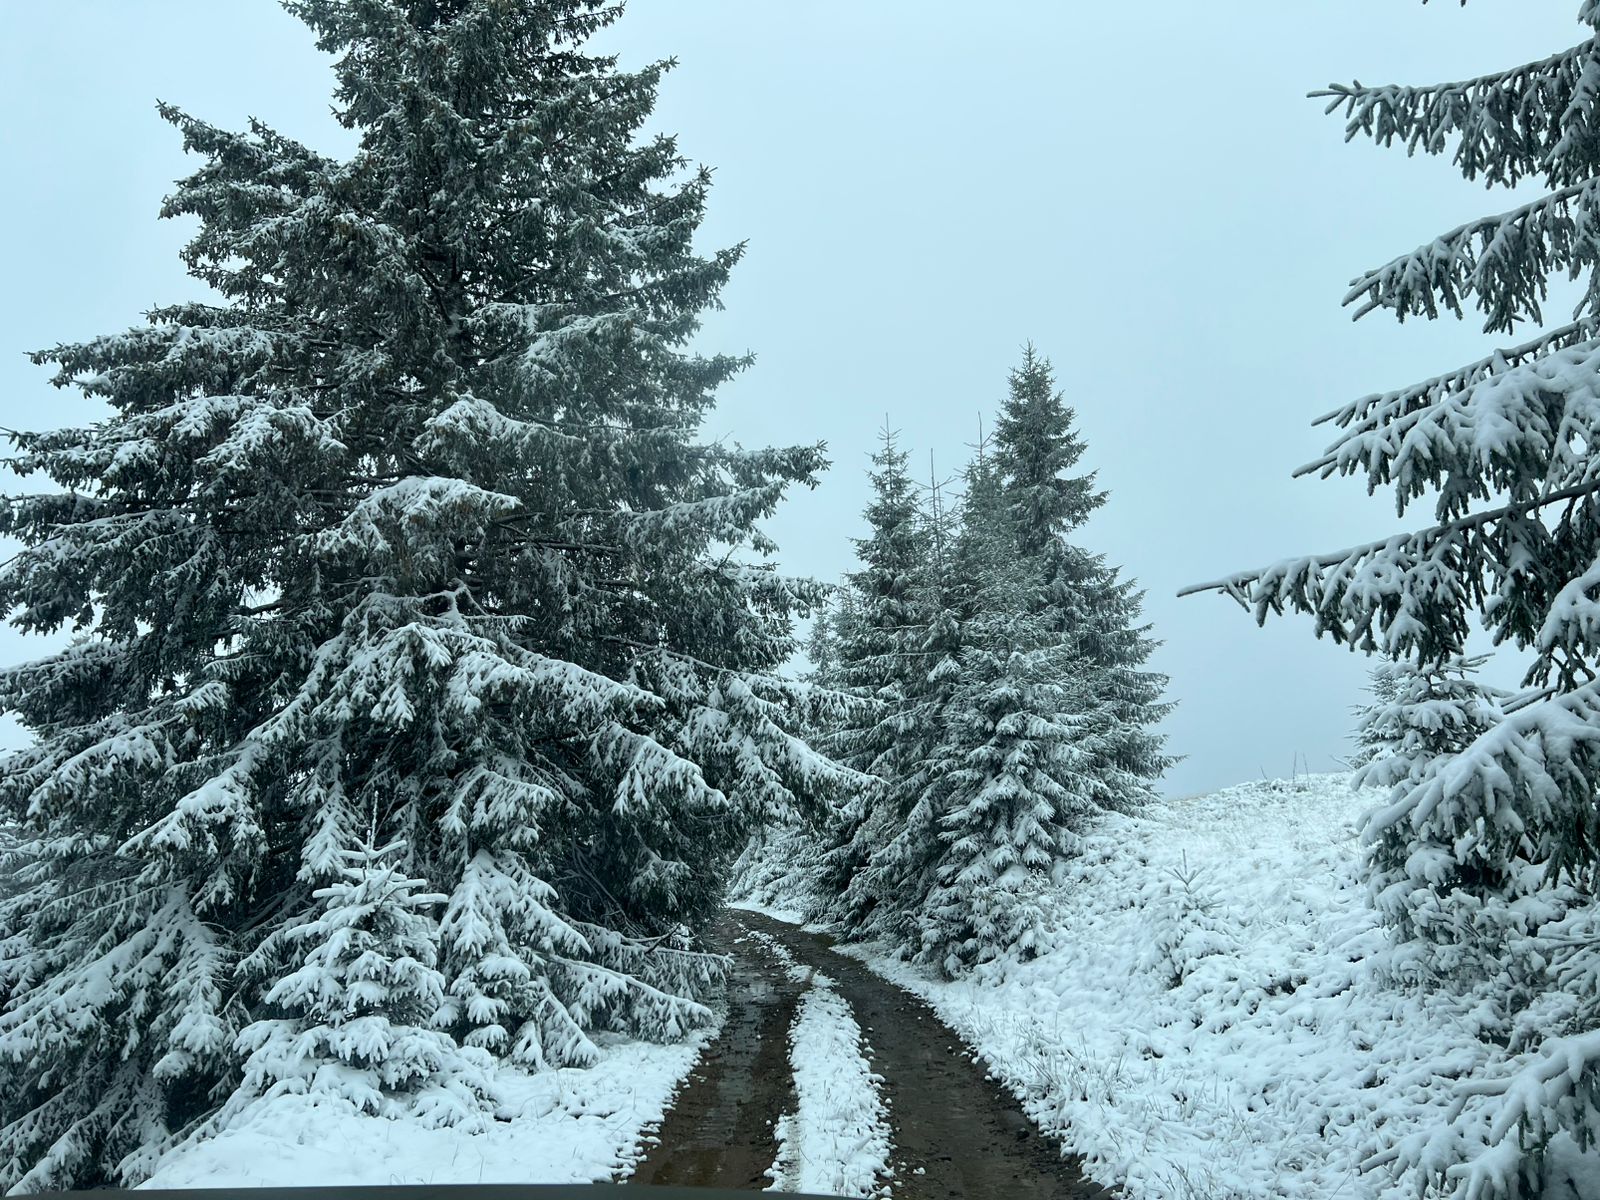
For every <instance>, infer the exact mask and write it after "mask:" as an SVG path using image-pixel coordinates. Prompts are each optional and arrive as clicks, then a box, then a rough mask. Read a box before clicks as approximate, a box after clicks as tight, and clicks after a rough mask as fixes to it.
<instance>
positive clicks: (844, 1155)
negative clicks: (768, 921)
mask: <svg viewBox="0 0 1600 1200" xmlns="http://www.w3.org/2000/svg"><path fill="white" fill-rule="evenodd" d="M791 915H795V914H791ZM750 936H751V937H753V938H754V939H756V940H757V941H758V942H760V943H761V946H762V948H763V949H764V950H765V951H766V952H767V953H768V954H770V955H772V956H773V957H774V958H776V959H777V960H779V961H780V962H782V963H783V964H784V966H785V968H786V969H787V970H788V972H789V976H790V978H792V979H797V980H799V981H801V982H803V983H806V984H808V985H809V986H808V988H807V990H806V992H805V994H804V995H803V996H802V997H801V998H800V1006H799V1009H798V1011H797V1012H796V1013H795V1019H794V1025H793V1026H792V1027H791V1029H790V1030H789V1065H790V1067H791V1068H792V1069H793V1070H794V1088H795V1096H796V1099H797V1101H798V1104H797V1106H796V1110H795V1111H794V1112H792V1113H785V1114H783V1116H782V1117H780V1118H779V1120H778V1127H777V1129H776V1131H775V1132H776V1135H777V1141H778V1156H777V1159H776V1161H774V1163H773V1164H772V1169H771V1170H770V1171H769V1172H768V1175H769V1176H770V1177H771V1179H772V1186H770V1187H769V1188H768V1189H767V1190H768V1191H769V1192H807V1193H810V1194H813V1195H819V1196H863V1197H865V1196H887V1195H888V1194H889V1178H890V1176H891V1174H892V1172H891V1170H890V1168H889V1149H890V1134H889V1117H888V1110H887V1108H886V1107H885V1103H884V1099H883V1095H882V1092H881V1091H880V1089H879V1085H880V1084H881V1083H882V1080H881V1079H880V1078H879V1077H878V1076H877V1075H875V1074H873V1072H872V1067H871V1065H870V1064H869V1063H868V1062H867V1057H866V1054H865V1053H864V1039H863V1038H862V1035H861V1026H860V1025H859V1024H858V1023H857V1021H856V1018H855V1014H854V1013H853V1012H851V1010H850V1004H849V1002H848V1001H846V1000H845V998H844V997H843V996H841V995H839V993H838V992H837V991H835V990H834V984H833V980H831V979H829V978H828V977H827V976H826V975H823V974H821V973H820V972H818V971H813V970H811V969H810V968H809V967H802V966H801V965H799V964H798V963H797V962H795V959H794V956H793V955H792V954H790V953H789V950H788V948H787V947H786V946H784V945H783V944H782V943H780V942H778V941H776V940H775V939H773V938H770V937H768V936H767V935H766V934H763V933H759V932H753V933H751V934H750Z"/></svg>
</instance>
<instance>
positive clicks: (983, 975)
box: [767, 775, 1588, 1200]
mask: <svg viewBox="0 0 1600 1200" xmlns="http://www.w3.org/2000/svg"><path fill="white" fill-rule="evenodd" d="M1377 798H1378V797H1377V795H1376V794H1375V793H1372V792H1366V793H1360V792H1357V791H1355V790H1353V789H1352V787H1351V785H1350V783H1349V779H1348V777H1347V776H1344V775H1327V776H1311V777H1303V778H1300V779H1296V780H1293V781H1277V782H1270V783H1267V782H1263V783H1251V784H1245V785H1243V786H1240V787H1234V788H1229V789H1227V790H1225V791H1221V792H1217V793H1215V794H1214V795H1209V796H1202V797H1195V798H1189V799H1183V800H1173V801H1165V802H1162V803H1160V804H1159V805H1157V806H1156V807H1155V808H1153V809H1152V810H1149V811H1147V812H1146V813H1145V814H1142V815H1141V816H1140V817H1138V818H1126V817H1114V818H1108V819H1106V820H1105V821H1104V822H1103V823H1102V825H1101V826H1100V827H1099V828H1098V829H1097V831H1096V832H1095V833H1094V834H1093V835H1092V836H1091V837H1090V838H1089V843H1088V850H1087V853H1086V854H1085V856H1084V857H1083V858H1082V860H1081V861H1079V862H1078V863H1077V864H1076V865H1075V868H1074V874H1073V877H1072V878H1071V880H1070V881H1069V882H1068V883H1067V884H1066V886H1064V887H1062V888H1061V889H1060V890H1059V891H1058V892H1056V893H1054V894H1053V896H1052V907H1053V925H1054V930H1053V933H1052V935H1051V938H1050V945H1051V948H1050V949H1049V950H1048V951H1047V952H1046V953H1044V954H1043V955H1042V956H1040V957H1039V958H1036V959H1034V960H1033V961H1030V962H1026V963H1023V962H1018V961H1015V960H1011V959H1002V960H1000V961H997V962H994V963H990V964H988V965H986V966H985V967H983V968H981V969H980V970H979V971H978V973H977V974H976V975H974V976H973V977H971V978H968V979H964V980H961V981H959V982H955V983H949V982H943V981H937V980H933V979H930V978H928V977H927V976H926V975H925V974H924V973H923V972H921V971H918V970H915V969H913V968H911V967H909V966H907V965H906V964H904V963H899V962H894V961H890V960H888V959H887V958H885V957H884V956H883V955H881V954H878V955H876V956H875V955H874V954H873V952H872V949H871V948H870V947H864V948H858V949H857V950H856V951H855V952H856V953H858V954H859V955H860V956H861V957H863V958H865V959H866V960H867V961H868V962H870V963H871V964H872V965H873V966H874V967H876V968H877V969H879V970H880V971H881V972H882V973H884V974H886V975H888V976H889V977H891V978H893V979H894V980H896V981H897V982H900V983H902V984H904V985H905V986H906V987H908V988H910V989H911V990H913V991H915V992H917V993H919V994H921V995H923V996H925V997H926V998H927V999H928V1000H929V1001H930V1002H931V1003H932V1004H933V1005H934V1006H935V1008H936V1009H937V1010H938V1011H939V1013H940V1015H941V1016H942V1017H943V1018H944V1019H945V1020H946V1021H947V1022H948V1023H950V1024H951V1025H952V1026H953V1027H954V1028H955V1029H957V1031H958V1032H960V1033H961V1034H962V1036H963V1037H964V1038H965V1039H966V1040H967V1041H968V1042H969V1043H971V1044H972V1045H973V1046H974V1047H976V1048H977V1049H978V1050H980V1051H981V1052H982V1054H983V1055H984V1056H985V1057H986V1058H987V1059H988V1061H989V1063H990V1064H991V1067H992V1069H993V1070H994V1071H995V1072H996V1073H997V1074H998V1075H999V1076H1000V1077H1001V1078H1002V1079H1003V1081H1004V1082H1005V1083H1006V1084H1007V1085H1009V1086H1010V1087H1011V1088H1012V1089H1013V1091H1014V1092H1016V1093H1017V1094H1018V1096H1019V1097H1021V1098H1022V1100H1023V1101H1024V1103H1025V1104H1026V1106H1027V1108H1028V1110H1029V1112H1030V1113H1031V1114H1032V1115H1033V1117H1034V1118H1035V1120H1037V1121H1038V1122H1039V1124H1040V1125H1041V1126H1043V1127H1044V1128H1045V1129H1046V1130H1049V1131H1052V1132H1056V1133H1059V1134H1061V1135H1062V1136H1063V1137H1064V1138H1065V1140H1066V1142H1067V1143H1068V1145H1069V1146H1070V1147H1071V1148H1072V1149H1073V1150H1075V1151H1077V1152H1078V1153H1080V1154H1083V1155H1085V1156H1086V1157H1087V1159H1088V1165H1089V1172H1090V1174H1091V1175H1093V1176H1094V1177H1095V1178H1096V1179H1098V1180H1100V1181H1101V1182H1104V1183H1107V1184H1123V1185H1125V1186H1126V1188H1127V1190H1128V1194H1129V1196H1130V1197H1131V1198H1132V1200H1168V1198H1172V1200H1200V1198H1204V1200H1228V1198H1230V1197H1245V1196H1249V1197H1264V1196H1283V1197H1304V1198H1306V1200H1313V1198H1314V1200H1333V1198H1334V1197H1338V1198H1340V1200H1358V1198H1361V1197H1375V1196H1386V1195H1390V1194H1393V1195H1396V1196H1398V1195H1399V1194H1401V1193H1400V1192H1399V1191H1398V1189H1396V1188H1394V1187H1393V1186H1391V1185H1390V1183H1389V1181H1388V1180H1387V1179H1386V1177H1385V1176H1384V1175H1383V1173H1382V1172H1375V1173H1369V1174H1362V1173H1361V1172H1360V1171H1359V1169H1358V1164H1359V1163H1360V1161H1361V1160H1362V1159H1363V1158H1365V1157H1367V1156H1369V1155H1371V1154H1373V1153H1374V1152H1376V1151H1378V1150H1381V1149H1382V1148H1383V1147H1385V1146H1387V1145H1388V1144H1389V1142H1390V1141H1391V1140H1393V1139H1394V1138H1397V1137H1399V1136H1402V1135H1403V1134H1405V1133H1408V1132H1411V1131H1413V1130H1415V1129H1418V1128H1423V1127H1437V1126H1439V1125H1441V1124H1443V1121H1444V1114H1445V1111H1446V1109H1447V1108H1448V1106H1449V1104H1450V1101H1451V1099H1452V1090H1451V1089H1452V1081H1453V1079H1454V1078H1455V1077H1457V1076H1459V1075H1461V1074H1463V1073H1466V1072H1476V1071H1477V1070H1478V1069H1479V1068H1481V1067H1482V1066H1483V1065H1484V1064H1485V1063H1486V1062H1487V1061H1489V1060H1490V1059H1491V1058H1492V1057H1493V1056H1494V1055H1496V1054H1497V1053H1498V1051H1496V1050H1494V1049H1493V1048H1492V1047H1489V1046H1486V1045H1485V1044H1484V1043H1483V1042H1481V1041H1479V1040H1478V1038H1477V1037H1476V1036H1474V1030H1475V1025H1474V1023H1473V1021H1472V1019H1471V1010H1470V1004H1471V1001H1470V999H1467V998H1461V999H1455V998H1452V997H1450V996H1448V995H1441V994H1432V995H1425V994H1420V993H1416V992H1411V991H1406V990H1403V989H1400V988H1398V987H1397V986H1395V985H1392V984H1391V983H1389V982H1387V981H1386V979H1385V977H1384V974H1383V972H1382V970H1381V958H1382V955H1383V952H1384V949H1385V947H1386V938H1385V936H1384V934H1383V932H1382V930H1381V929H1379V928H1378V927H1377V925H1376V923H1375V920H1374V917H1373V915H1372V913H1371V911H1370V910H1369V908H1368V906H1367V903H1366V898H1365V894H1364V890H1363V886H1362V884H1361V882H1360V881H1359V879H1358V878H1357V864H1358V860H1359V854H1358V846H1357V842H1356V836H1355V823H1356V821H1357V819H1358V818H1359V816H1360V815H1361V814H1362V813H1363V812H1364V811H1365V810H1366V809H1367V808H1369V807H1370V806H1371V805H1372V804H1373V803H1374V802H1375V801H1376V799H1377ZM774 890H775V889H772V888H770V887H769V888H768V889H767V891H768V899H769V902H770V901H772V900H776V899H778V897H776V896H773V895H772V892H773V891H774ZM780 907H781V905H780ZM1575 1168H1576V1169H1579V1170H1582V1171H1587V1170H1588V1164H1587V1160H1585V1163H1583V1164H1575ZM1586 1186H1587V1184H1581V1185H1579V1189H1580V1192H1581V1189H1582V1188H1584V1187H1586ZM1407 1194H1410V1193H1407Z"/></svg>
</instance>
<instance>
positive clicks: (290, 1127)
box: [142, 1031, 711, 1188]
mask: <svg viewBox="0 0 1600 1200" xmlns="http://www.w3.org/2000/svg"><path fill="white" fill-rule="evenodd" d="M710 1036H711V1035H710V1033H709V1032H705V1031H702V1032H700V1033H698V1034H696V1035H695V1036H694V1037H692V1038H690V1039H689V1040H687V1041H685V1042H682V1043H679V1044H675V1045H666V1046H661V1045H653V1044H649V1043H644V1042H632V1041H623V1040H615V1041H605V1040H604V1039H602V1040H601V1052H602V1055H603V1057H602V1058H601V1060H600V1062H599V1063H598V1064H597V1065H596V1066H594V1067H592V1068H590V1069H587V1070H559V1071H548V1072H543V1073H540V1074H536V1075H530V1074H527V1073H525V1072H521V1071H509V1070H502V1071H501V1072H500V1075H499V1081H500V1084H501V1086H502V1091H503V1095H504V1104H503V1106H502V1108H501V1111H500V1114H499V1115H500V1116H501V1117H503V1118H504V1119H503V1120H497V1121H495V1122H494V1123H493V1124H492V1125H491V1126H490V1127H489V1128H488V1129H486V1130H485V1131H484V1132H481V1133H467V1132H464V1131H462V1130H460V1129H435V1128H430V1127H428V1126H425V1125H422V1124H420V1123H418V1122H415V1121H408V1120H388V1119H385V1118H382V1117H373V1116H366V1115H363V1114H361V1113H359V1112H357V1111H356V1110H355V1109H353V1108H351V1107H348V1106H344V1105H341V1104H339V1103H328V1102H326V1101H324V1102H322V1103H320V1104H319V1103H314V1102H312V1101H311V1100H308V1099H306V1098H304V1097H298V1096H287V1097H279V1098H277V1099H274V1100H270V1101H266V1102H262V1103H259V1104H257V1105H256V1106H255V1108H254V1109H252V1110H249V1111H247V1112H246V1113H244V1114H243V1115H242V1116H241V1117H240V1119H239V1120H238V1121H237V1122H236V1123H235V1124H234V1125H232V1126H230V1127H229V1129H228V1130H227V1131H226V1132H224V1133H222V1134H220V1135H219V1136H217V1137H215V1138H212V1139H210V1140H208V1141H203V1142H196V1143H192V1144H189V1145H184V1146H179V1147H178V1148H176V1149H174V1150H173V1151H171V1152H170V1153H169V1154H168V1155H167V1156H166V1158H165V1159H164V1160H163V1161H162V1162H161V1164H160V1165H159V1166H158V1168H157V1170H156V1172H155V1174H154V1175H152V1176H151V1177H150V1179H148V1180H147V1181H146V1182H145V1183H144V1184H143V1185H142V1186H143V1187H146V1188H223V1187H305V1186H327V1187H336V1186H353V1185H363V1184H428V1183H439V1184H447V1183H594V1182H599V1181H605V1180H611V1179H615V1178H617V1177H618V1176H621V1175H624V1174H626V1173H627V1172H628V1171H629V1170H631V1169H632V1167H633V1165H634V1164H635V1163H636V1162H637V1161H638V1158H639V1157H641V1155H642V1151H643V1146H642V1145H641V1143H642V1141H643V1139H644V1138H645V1137H646V1136H647V1127H649V1126H652V1125H655V1124H658V1123H659V1122H660V1121H661V1119H662V1116H663V1115H664V1113H665V1111H666V1108H667V1105H668V1104H669V1103H670V1101H671V1099H672V1095H673V1092H674V1090H675V1088H676V1087H677V1085H678V1084H679V1082H680V1081H681V1080H683V1078H684V1077H685V1076H686V1075H688V1073H689V1070H690V1068H691V1067H692V1066H693V1065H694V1063H695V1060H696V1059H697V1058H698V1057H699V1055H700V1051H701V1049H702V1047H703V1046H704V1045H705V1044H706V1041H707V1040H708V1039H709V1037H710Z"/></svg>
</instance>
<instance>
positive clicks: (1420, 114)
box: [1311, 39, 1600, 187]
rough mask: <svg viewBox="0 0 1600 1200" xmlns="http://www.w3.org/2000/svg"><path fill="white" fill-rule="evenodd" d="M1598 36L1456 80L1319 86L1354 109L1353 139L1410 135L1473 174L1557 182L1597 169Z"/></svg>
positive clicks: (1418, 147)
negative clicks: (1447, 154)
mask: <svg viewBox="0 0 1600 1200" xmlns="http://www.w3.org/2000/svg"><path fill="white" fill-rule="evenodd" d="M1597 48H1600V39H1591V40H1589V41H1586V42H1583V43H1582V44H1580V45H1577V46H1574V47H1572V48H1571V49H1569V50H1563V51H1562V52H1561V53H1559V54H1553V55H1551V56H1550V57H1549V58H1546V59H1543V60H1542V61H1539V62H1532V63H1526V64H1524V65H1523V66H1520V67H1515V68H1513V69H1512V70H1509V71H1499V72H1496V73H1494V74H1491V75H1481V76H1479V77H1477V78H1476V79H1466V80H1461V81H1458V82H1454V83H1439V84H1433V85H1432V86H1424V87H1404V86H1399V85H1394V84H1388V85H1382V86H1377V87H1363V86H1362V85H1361V84H1360V83H1359V82H1357V83H1351V84H1348V85H1347V84H1338V83H1335V84H1329V85H1328V87H1327V88H1326V89H1324V90H1322V91H1317V92H1312V93H1311V95H1312V96H1313V98H1316V99H1324V98H1326V99H1328V101H1329V103H1328V109H1327V111H1328V112H1330V113H1332V112H1334V111H1336V110H1338V109H1340V108H1343V109H1344V110H1345V114H1346V117H1347V122H1346V125H1345V138H1346V140H1351V139H1354V138H1356V137H1359V136H1365V137H1369V138H1371V139H1372V140H1373V141H1374V142H1376V143H1377V144H1378V145H1380V146H1389V145H1392V144H1394V143H1395V142H1397V141H1398V142H1400V143H1402V144H1403V145H1404V146H1405V148H1406V150H1407V152H1408V153H1411V154H1415V153H1417V152H1418V151H1421V152H1423V153H1425V154H1443V153H1444V152H1445V151H1446V150H1447V149H1448V148H1449V145H1450V143H1451V142H1452V141H1454V142H1455V145H1456V149H1455V155H1454V161H1455V164H1456V166H1457V167H1459V168H1460V170H1461V173H1462V174H1463V175H1464V176H1465V177H1466V178H1468V179H1479V178H1482V179H1483V180H1484V181H1485V182H1486V183H1488V184H1504V185H1507V186H1510V185H1512V184H1515V183H1516V182H1517V181H1518V180H1520V179H1522V178H1524V177H1526V176H1531V175H1538V176H1541V177H1542V178H1544V180H1545V182H1546V183H1547V184H1549V185H1550V186H1551V187H1562V186H1565V185H1566V184H1569V183H1571V182H1573V181H1574V180H1576V179H1580V178H1583V177H1584V176H1586V175H1588V174H1589V173H1590V171H1591V170H1592V169H1593V166H1594V162H1593V157H1592V155H1593V146H1594V139H1595V138H1596V136H1597V135H1600V117H1597V114H1596V96H1597V91H1600V68H1597V58H1596V51H1597Z"/></svg>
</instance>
